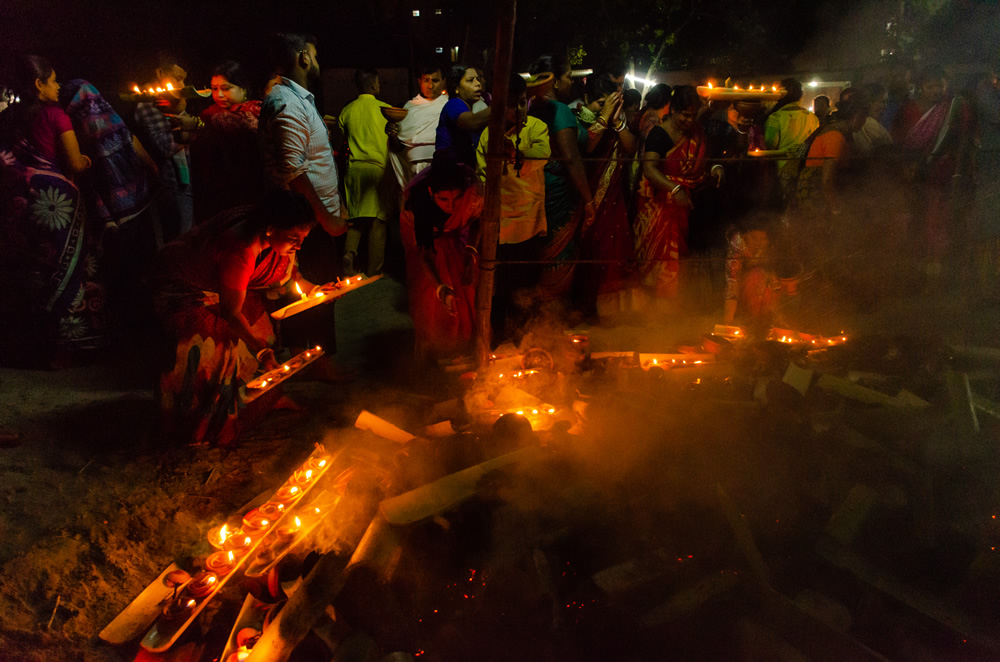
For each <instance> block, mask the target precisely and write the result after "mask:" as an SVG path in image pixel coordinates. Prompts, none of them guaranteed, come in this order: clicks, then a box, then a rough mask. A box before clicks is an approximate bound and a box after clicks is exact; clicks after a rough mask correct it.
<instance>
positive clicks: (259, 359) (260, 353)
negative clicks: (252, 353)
mask: <svg viewBox="0 0 1000 662" xmlns="http://www.w3.org/2000/svg"><path fill="white" fill-rule="evenodd" d="M273 351H274V350H272V349H271V348H270V347H265V348H264V349H262V350H260V351H259V352H257V362H258V363H260V362H261V361H262V360H263V359H262V358H261V357H262V356H264V354H266V353H267V352H273Z"/></svg>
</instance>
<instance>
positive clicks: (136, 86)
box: [132, 85, 142, 94]
mask: <svg viewBox="0 0 1000 662" xmlns="http://www.w3.org/2000/svg"><path fill="white" fill-rule="evenodd" d="M132 91H133V92H135V93H136V94H142V90H140V89H139V86H138V85H133V86H132Z"/></svg>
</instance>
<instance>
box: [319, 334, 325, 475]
mask: <svg viewBox="0 0 1000 662" xmlns="http://www.w3.org/2000/svg"><path fill="white" fill-rule="evenodd" d="M317 349H318V348H317ZM319 466H321V467H325V466H326V460H320V461H319Z"/></svg>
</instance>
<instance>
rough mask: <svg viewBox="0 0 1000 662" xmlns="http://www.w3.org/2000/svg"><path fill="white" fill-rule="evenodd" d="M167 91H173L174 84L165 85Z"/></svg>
mask: <svg viewBox="0 0 1000 662" xmlns="http://www.w3.org/2000/svg"><path fill="white" fill-rule="evenodd" d="M167 89H168V90H170V91H173V89H174V84H173V83H167Z"/></svg>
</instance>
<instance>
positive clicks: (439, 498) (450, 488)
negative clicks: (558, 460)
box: [379, 446, 544, 525]
mask: <svg viewBox="0 0 1000 662" xmlns="http://www.w3.org/2000/svg"><path fill="white" fill-rule="evenodd" d="M543 456H544V452H543V451H542V449H541V448H538V447H537V446H528V447H527V448H522V449H520V450H516V451H514V452H513V453H507V454H506V455H501V456H499V457H495V458H493V459H492V460H487V461H486V462H483V463H481V464H477V465H475V466H471V467H469V468H467V469H462V470H461V471H457V472H455V473H453V474H449V475H447V476H445V477H444V478H441V479H438V480H436V481H434V482H433V483H428V484H427V485H423V486H421V487H418V488H416V489H414V490H410V491H409V492H404V493H403V494H400V495H399V496H395V497H392V498H391V499H386V500H384V501H383V502H382V503H381V504H379V508H380V509H381V511H382V515H383V516H384V517H385V519H386V520H387V521H388V522H389V523H391V524H396V525H402V524H412V523H413V522H418V521H420V520H422V519H426V518H428V517H431V516H433V515H436V514H438V513H440V512H441V511H443V510H447V509H448V508H451V507H453V506H456V505H458V504H459V503H461V502H462V501H464V500H466V499H468V498H471V497H472V496H473V495H474V494H475V493H476V491H477V490H478V489H479V481H480V480H482V478H483V476H485V475H486V474H487V473H489V472H491V471H495V470H497V469H502V468H503V467H506V466H508V465H511V464H514V463H515V462H533V461H536V460H539V459H541V458H542V457H543Z"/></svg>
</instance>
